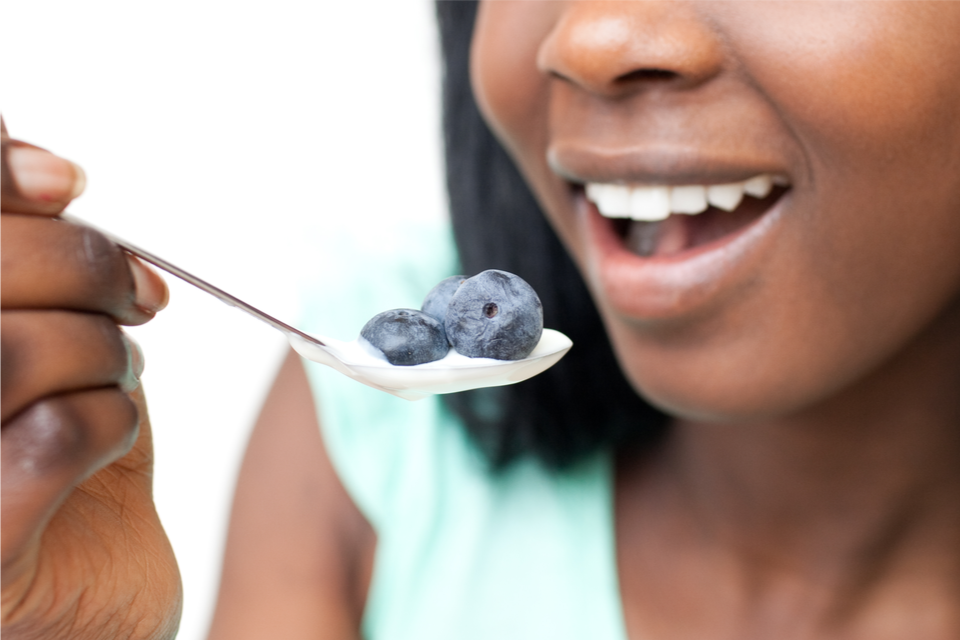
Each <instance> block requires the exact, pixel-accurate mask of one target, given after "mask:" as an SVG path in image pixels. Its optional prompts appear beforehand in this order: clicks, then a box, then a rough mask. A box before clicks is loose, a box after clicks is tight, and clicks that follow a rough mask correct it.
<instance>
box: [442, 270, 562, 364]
mask: <svg viewBox="0 0 960 640" xmlns="http://www.w3.org/2000/svg"><path fill="white" fill-rule="evenodd" d="M444 327H445V328H446V331H447V339H448V340H450V344H451V345H453V348H454V349H456V350H457V351H458V352H459V353H461V354H463V355H465V356H469V357H471V358H496V359H497V360H520V359H522V358H526V357H527V356H528V355H530V352H531V351H533V348H534V347H536V346H537V343H538V342H540V335H541V334H542V333H543V307H542V306H541V304H540V298H538V297H537V293H536V292H535V291H534V290H533V287H531V286H530V285H529V284H527V283H526V281H524V280H523V278H521V277H520V276H515V275H513V274H512V273H507V272H506V271H498V270H496V269H491V270H489V271H484V272H483V273H480V274H478V275H476V276H474V277H472V278H469V279H467V280H466V281H465V282H464V283H463V284H461V285H460V287H459V288H458V289H457V292H456V293H455V294H454V295H453V298H452V299H451V300H450V306H449V307H448V308H447V316H446V318H445V319H444Z"/></svg>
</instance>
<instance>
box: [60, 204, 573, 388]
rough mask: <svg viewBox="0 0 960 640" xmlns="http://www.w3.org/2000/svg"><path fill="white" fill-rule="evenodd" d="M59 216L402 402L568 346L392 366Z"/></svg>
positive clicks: (524, 372) (511, 373)
mask: <svg viewBox="0 0 960 640" xmlns="http://www.w3.org/2000/svg"><path fill="white" fill-rule="evenodd" d="M60 217H61V218H62V219H63V220H65V221H66V222H70V223H73V224H80V225H85V226H87V227H90V228H92V229H95V230H96V231H99V232H100V233H101V234H103V235H104V236H106V237H107V238H108V239H109V240H110V241H112V242H113V243H115V244H116V245H118V246H119V247H121V248H122V249H123V250H125V251H126V252H128V253H130V254H132V255H134V256H136V257H138V258H140V259H141V260H143V261H144V262H149V263H150V264H152V265H154V266H156V267H158V268H160V269H162V270H164V271H166V272H167V273H170V274H172V275H174V276H176V277H178V278H180V279H181V280H183V281H185V282H189V283H190V284H192V285H193V286H195V287H197V288H198V289H200V290H201V291H205V292H206V293H209V294H210V295H212V296H214V297H215V298H217V299H219V300H220V301H222V302H224V303H226V304H228V305H230V306H231V307H236V308H237V309H240V310H241V311H243V312H245V313H248V314H250V315H251V316H253V317H254V318H256V319H258V320H260V321H261V322H265V323H266V324H268V325H270V326H271V327H273V328H274V329H276V330H278V331H280V332H281V333H283V334H284V335H285V336H286V337H287V340H288V341H289V342H290V346H291V347H293V349H294V350H295V351H296V352H297V353H298V354H300V355H301V356H302V357H304V358H306V359H307V360H312V361H313V362H319V363H320V364H324V365H327V366H328V367H331V368H333V369H335V370H336V371H339V372H340V373H342V374H343V375H345V376H348V377H350V378H353V379H354V380H356V381H357V382H361V383H363V384H365V385H367V386H369V387H373V388H374V389H379V390H380V391H385V392H386V393H389V394H392V395H395V396H398V397H400V398H404V399H406V400H422V399H423V398H426V397H427V396H430V395H435V394H441V393H456V392H458V391H467V390H469V389H479V388H482V387H499V386H503V385H506V384H513V383H515V382H521V381H523V380H526V379H527V378H531V377H533V376H535V375H537V374H539V373H542V372H544V371H546V370H547V369H549V368H550V367H552V366H553V365H554V364H556V363H557V361H558V360H560V358H562V357H563V356H564V354H566V353H567V351H569V350H570V347H571V346H573V342H571V340H570V338H568V337H567V336H565V335H563V334H562V333H560V332H559V331H554V330H552V329H544V330H543V335H542V336H541V338H540V342H539V343H538V344H537V346H536V347H535V348H534V350H533V352H532V353H531V354H530V355H529V356H527V357H526V358H524V359H522V360H493V359H490V358H468V357H466V356H462V355H460V354H459V353H457V352H456V351H454V350H452V349H451V351H450V353H449V354H448V355H447V356H446V357H445V358H442V359H440V360H436V361H434V362H427V363H424V364H418V365H414V366H410V367H403V366H396V365H392V364H390V363H389V362H387V361H386V359H384V358H379V357H377V355H375V354H374V353H372V352H371V351H370V350H368V349H367V348H365V347H364V346H363V345H361V344H360V343H359V342H358V341H356V340H354V341H351V342H344V341H341V340H335V339H333V338H328V337H315V336H311V335H310V334H308V333H305V332H303V331H301V330H299V329H297V328H295V327H292V326H290V325H288V324H286V323H285V322H281V321H280V320H277V319H276V318H274V317H273V316H271V315H269V314H266V313H264V312H263V311H260V310H259V309H257V308H256V307H254V306H252V305H250V304H247V303H246V302H244V301H243V300H240V299H239V298H237V297H236V296H233V295H231V294H229V293H227V292H226V291H224V290H223V289H220V288H219V287H215V286H213V285H212V284H210V283H209V282H206V281H205V280H201V279H200V278H198V277H197V276H195V275H193V274H191V273H188V272H186V271H184V270H183V269H181V268H180V267H178V266H176V265H174V264H172V263H170V262H167V261H166V260H164V259H163V258H160V257H159V256H156V255H154V254H152V253H150V252H149V251H145V250H144V249H141V248H139V247H137V246H135V245H133V244H131V243H129V242H127V241H126V240H122V239H120V238H118V237H116V236H115V235H113V234H112V233H110V232H108V231H104V230H103V229H98V228H97V227H95V226H94V225H92V224H89V223H87V222H85V221H83V220H80V219H79V218H77V217H76V216H72V215H67V214H61V216H60Z"/></svg>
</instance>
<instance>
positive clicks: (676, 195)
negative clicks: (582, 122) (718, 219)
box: [586, 174, 782, 221]
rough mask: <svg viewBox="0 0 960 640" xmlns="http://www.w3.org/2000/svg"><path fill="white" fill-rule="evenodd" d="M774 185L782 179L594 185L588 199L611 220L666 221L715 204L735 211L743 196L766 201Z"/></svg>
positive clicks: (590, 188)
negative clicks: (706, 183)
mask: <svg viewBox="0 0 960 640" xmlns="http://www.w3.org/2000/svg"><path fill="white" fill-rule="evenodd" d="M774 182H777V183H781V182H782V180H779V179H776V180H775V179H774V177H773V176H770V175H768V174H762V175H759V176H754V177H753V178H750V179H749V180H746V181H744V182H734V183H731V184H712V185H707V186H704V185H698V184H693V185H678V186H674V187H668V186H657V185H650V186H635V187H630V186H626V185H621V184H600V183H596V182H591V183H589V184H587V186H586V192H587V199H589V200H590V201H591V202H593V203H594V204H596V205H597V209H599V210H600V213H601V214H603V215H604V216H605V217H607V218H632V219H634V220H645V221H656V220H665V219H666V218H667V217H668V216H669V215H670V214H671V213H687V214H697V213H700V212H702V211H706V209H707V207H708V206H709V205H713V206H715V207H717V208H719V209H723V210H725V211H733V210H734V209H736V208H737V206H738V205H739V204H740V201H741V200H743V194H745V193H746V194H747V195H749V196H753V197H754V198H766V197H767V196H768V195H769V194H770V191H771V189H773V184H774Z"/></svg>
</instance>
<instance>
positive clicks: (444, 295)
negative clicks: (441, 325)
mask: <svg viewBox="0 0 960 640" xmlns="http://www.w3.org/2000/svg"><path fill="white" fill-rule="evenodd" d="M466 279H467V276H450V277H449V278H444V279H443V280H441V281H440V284H438V285H437V286H435V287H434V288H433V289H430V293H428V294H427V297H426V298H424V299H423V304H422V305H420V310H421V311H423V312H424V313H425V314H427V315H428V316H430V317H432V318H436V319H437V320H439V321H440V322H443V321H444V319H445V318H446V317H447V307H449V306H450V299H451V298H452V297H453V294H455V293H456V292H457V288H458V287H459V286H460V283H461V282H463V281H464V280H466Z"/></svg>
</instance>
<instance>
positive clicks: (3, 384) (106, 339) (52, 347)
mask: <svg viewBox="0 0 960 640" xmlns="http://www.w3.org/2000/svg"><path fill="white" fill-rule="evenodd" d="M0 357H2V359H3V363H4V368H5V370H6V371H9V372H16V375H5V376H3V377H2V378H0V416H2V419H3V421H4V422H6V421H7V420H8V419H9V418H10V417H11V416H15V415H16V414H17V413H19V412H20V411H22V410H24V409H26V408H27V407H28V406H29V405H30V404H32V403H33V402H34V401H35V400H36V399H37V398H44V397H47V396H53V395H59V394H62V393H66V392H71V391H76V390H82V389H94V388H98V387H107V386H119V387H120V388H121V389H122V390H124V391H131V390H133V389H134V388H136V386H137V385H138V384H139V382H138V379H139V377H140V374H141V373H143V356H142V354H141V353H140V349H139V347H138V346H137V345H136V343H134V342H133V341H132V340H131V339H130V338H129V337H127V336H126V335H124V333H123V332H122V331H121V330H120V329H119V328H118V327H117V326H116V325H115V324H114V323H113V321H112V320H111V319H110V318H108V317H107V316H104V315H100V314H92V313H73V312H67V311H10V312H6V313H4V314H3V317H2V320H0Z"/></svg>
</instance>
